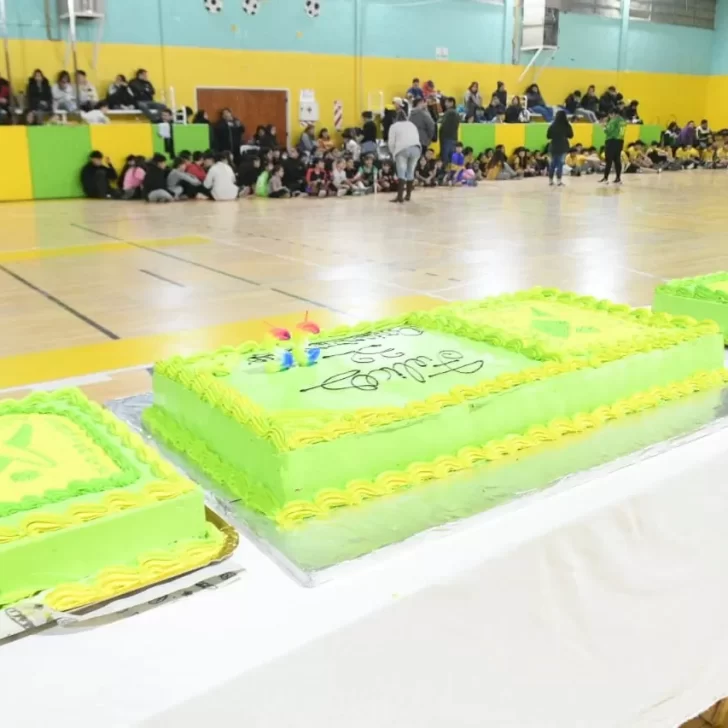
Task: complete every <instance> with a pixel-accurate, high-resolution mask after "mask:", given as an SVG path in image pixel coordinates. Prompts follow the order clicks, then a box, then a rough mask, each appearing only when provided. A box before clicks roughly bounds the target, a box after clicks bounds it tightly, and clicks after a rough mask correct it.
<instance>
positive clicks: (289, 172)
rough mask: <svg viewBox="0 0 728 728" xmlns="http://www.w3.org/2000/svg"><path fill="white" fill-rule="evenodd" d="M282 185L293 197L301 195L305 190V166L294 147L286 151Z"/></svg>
mask: <svg viewBox="0 0 728 728" xmlns="http://www.w3.org/2000/svg"><path fill="white" fill-rule="evenodd" d="M283 184H284V185H285V186H286V187H287V188H288V189H289V190H290V191H291V195H292V196H293V197H298V195H302V194H303V193H304V192H305V189H306V164H305V162H304V161H303V160H302V159H301V155H300V154H299V153H298V149H296V148H295V147H292V148H291V149H289V150H288V154H287V156H286V158H285V159H284V160H283Z"/></svg>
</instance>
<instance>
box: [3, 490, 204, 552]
mask: <svg viewBox="0 0 728 728" xmlns="http://www.w3.org/2000/svg"><path fill="white" fill-rule="evenodd" d="M192 490H194V486H193V485H192V483H191V482H189V481H185V480H181V481H179V482H169V481H157V482H154V483H148V484H147V485H145V486H144V487H143V488H142V489H141V490H139V491H138V492H137V493H128V492H124V490H116V491H111V492H109V493H107V494H106V495H104V496H103V497H102V498H101V499H100V500H99V501H96V502H94V503H82V504H79V505H75V506H71V507H70V508H68V509H67V510H66V511H65V512H64V513H58V514H56V513H43V512H39V513H31V515H29V516H26V517H25V518H24V519H23V520H22V521H21V522H20V523H19V524H18V525H17V526H15V527H8V526H6V527H0V546H2V545H4V544H7V543H12V542H13V541H18V540H20V539H22V538H30V537H32V536H42V535H43V534H46V533H51V532H52V531H60V530H62V529H64V528H71V527H72V526H80V525H81V524H83V523H87V522H88V521H94V520H96V519H97V518H103V517H104V516H110V515H112V514H114V513H119V512H121V511H126V510H129V509H130V508H141V507H142V506H148V505H152V504H154V503H157V502H159V501H163V500H169V499H170V498H177V497H178V496H180V495H183V494H184V493H189V492H191V491H192Z"/></svg>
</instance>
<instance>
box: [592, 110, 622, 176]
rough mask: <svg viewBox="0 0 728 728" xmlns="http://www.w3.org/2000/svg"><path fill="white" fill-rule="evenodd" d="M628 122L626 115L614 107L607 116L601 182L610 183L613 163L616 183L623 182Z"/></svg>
mask: <svg viewBox="0 0 728 728" xmlns="http://www.w3.org/2000/svg"><path fill="white" fill-rule="evenodd" d="M626 126H627V122H626V121H625V119H624V117H623V116H622V115H621V114H620V113H619V112H618V111H617V109H616V108H613V109H612V110H611V111H610V112H609V116H608V117H607V123H606V126H605V127H604V140H605V141H604V161H605V163H606V166H605V167H604V177H602V178H601V179H600V180H599V182H606V183H607V184H608V183H609V173H610V172H611V171H612V165H614V170H615V172H616V177H615V179H614V183H615V184H618V185H621V184H622V150H623V149H624V130H625V127H626Z"/></svg>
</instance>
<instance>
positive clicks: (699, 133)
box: [695, 119, 713, 149]
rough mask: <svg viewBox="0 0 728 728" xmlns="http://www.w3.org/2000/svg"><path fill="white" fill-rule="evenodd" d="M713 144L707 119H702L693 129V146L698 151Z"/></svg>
mask: <svg viewBox="0 0 728 728" xmlns="http://www.w3.org/2000/svg"><path fill="white" fill-rule="evenodd" d="M712 143H713V132H712V131H711V130H710V125H709V124H708V120H707V119H703V120H702V121H701V122H700V126H698V127H696V129H695V145H696V146H697V147H698V148H699V149H704V148H705V147H708V146H710V145H711V144H712Z"/></svg>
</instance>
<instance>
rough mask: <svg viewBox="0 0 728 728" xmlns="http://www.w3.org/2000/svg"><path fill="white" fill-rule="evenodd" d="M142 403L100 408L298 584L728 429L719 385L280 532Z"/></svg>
mask: <svg viewBox="0 0 728 728" xmlns="http://www.w3.org/2000/svg"><path fill="white" fill-rule="evenodd" d="M151 404H152V395H151V394H141V395H137V396H135V397H127V398H123V399H117V400H113V401H111V402H108V403H107V406H108V407H109V409H110V410H111V411H112V412H113V413H114V414H115V415H116V416H117V417H119V418H120V419H122V420H124V421H125V422H126V423H127V424H128V425H130V426H131V427H132V428H134V429H135V430H136V431H138V432H140V433H141V434H142V436H143V437H144V438H145V439H146V440H147V441H148V442H149V443H150V444H152V445H153V446H155V447H157V448H158V449H159V450H160V451H161V452H162V454H163V455H164V456H165V457H167V458H168V459H169V460H170V461H171V462H172V463H174V464H175V465H176V466H177V467H179V468H180V470H182V471H183V472H184V473H185V474H186V475H187V476H188V477H190V478H191V479H192V480H194V481H196V482H197V483H199V484H200V485H201V486H202V487H203V488H204V489H205V492H206V498H207V501H208V505H209V506H210V507H211V508H212V509H213V510H215V511H216V512H217V513H219V514H220V515H222V516H223V517H224V518H225V519H227V520H228V522H230V523H231V524H233V525H234V526H235V527H236V528H238V529H239V530H240V531H241V532H242V533H243V534H245V535H247V537H248V538H249V539H250V540H251V541H252V542H253V543H255V544H256V545H257V546H258V548H260V549H261V550H262V551H263V552H264V553H266V554H267V555H269V556H270V557H271V558H272V559H273V560H274V561H275V562H276V563H277V564H278V565H279V566H280V567H281V568H283V569H284V570H285V571H286V572H288V573H289V574H290V575H291V576H293V577H294V578H295V579H296V580H297V581H298V582H300V583H301V584H302V585H304V586H316V585H318V584H321V583H323V582H325V581H329V580H331V579H333V578H335V577H336V576H337V575H338V574H341V573H342V572H346V573H349V572H350V571H351V569H352V568H358V567H360V566H361V565H363V564H369V563H371V560H373V559H386V558H388V556H390V555H393V553H394V550H396V549H398V548H403V547H404V544H403V542H404V541H405V540H406V541H408V543H410V542H411V541H412V540H413V539H422V538H431V537H432V533H433V531H437V534H438V535H439V536H441V535H443V534H447V533H450V532H453V531H454V530H456V529H459V528H463V527H467V526H466V524H472V523H473V521H474V520H475V519H477V521H478V523H480V522H482V521H488V520H489V519H498V518H502V517H503V516H505V515H507V514H508V513H509V512H512V511H514V510H517V509H521V508H526V507H528V506H529V505H530V504H531V503H533V501H534V499H539V498H551V497H555V496H557V495H558V494H561V493H564V492H565V491H569V490H571V489H574V488H578V487H580V486H583V485H584V484H585V483H587V482H589V481H591V480H594V479H596V478H599V477H602V476H604V475H606V474H609V473H612V472H615V471H617V470H620V469H622V468H627V467H630V466H632V465H634V464H636V463H639V462H642V461H644V460H647V459H649V458H654V457H656V456H658V455H661V454H663V453H665V452H668V451H670V450H673V449H674V448H678V447H681V446H683V445H685V444H687V443H689V442H692V441H694V440H696V439H699V438H702V437H706V436H708V435H710V434H713V433H714V432H716V431H719V430H721V429H723V428H725V427H726V426H728V387H727V388H723V389H715V390H712V391H708V392H701V393H698V394H695V395H692V396H690V397H687V398H685V399H681V400H677V401H674V402H670V403H666V404H664V405H662V406H660V407H657V408H655V409H651V410H646V411H644V412H641V413H638V414H634V415H630V416H628V417H624V418H622V419H618V420H613V421H612V422H609V423H607V424H606V425H604V426H603V427H600V428H599V429H598V430H595V431H591V432H589V431H588V432H586V433H582V434H578V435H568V436H566V437H563V438H561V440H560V441H558V442H552V443H545V444H544V445H542V446H539V447H538V448H534V449H531V450H528V451H525V452H524V453H523V454H519V455H517V456H514V457H510V458H506V459H504V460H502V461H497V462H493V463H488V464H485V465H483V466H480V467H478V468H477V469H475V470H472V471H469V472H467V473H460V474H455V475H451V476H450V477H448V478H446V479H443V480H440V481H432V482H429V483H427V484H426V485H422V486H418V487H415V488H412V489H409V490H405V491H403V492H400V493H398V494H396V495H393V496H387V497H382V498H373V499H371V500H368V501H366V502H364V503H363V504H361V505H359V506H356V507H351V508H339V509H336V510H333V511H332V512H331V513H330V515H328V516H327V517H326V518H318V519H309V520H307V521H305V522H303V523H302V524H301V525H300V526H297V527H295V528H292V529H280V528H279V527H278V526H277V525H276V523H275V522H273V521H271V520H270V519H268V518H266V517H265V516H262V515H261V514H259V513H256V512H254V511H252V510H250V509H248V508H246V507H245V505H244V504H243V503H242V502H241V501H240V499H239V498H237V497H236V496H235V495H233V494H231V493H230V492H228V491H226V490H225V489H223V488H222V487H220V486H218V485H216V484H215V483H213V482H211V481H210V480H209V478H207V477H206V476H204V475H202V474H201V473H199V472H198V471H197V470H196V469H195V467H194V466H192V465H190V464H189V463H187V462H186V461H185V460H184V458H183V457H182V456H180V455H179V454H177V453H174V452H171V451H169V450H168V449H167V448H165V447H164V446H161V445H160V444H159V443H157V442H156V441H155V440H154V439H153V438H152V437H151V436H150V435H149V434H148V433H147V432H146V431H145V430H144V429H143V427H142V424H141V416H142V412H143V411H144V410H145V409H146V408H147V407H149V406H150V405H151Z"/></svg>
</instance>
